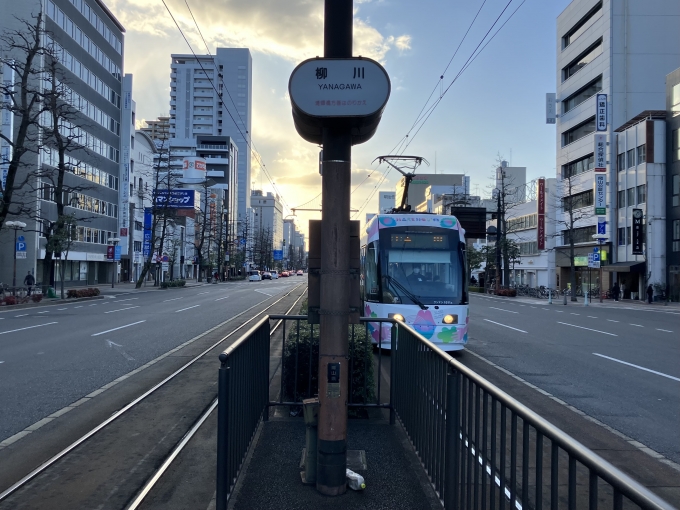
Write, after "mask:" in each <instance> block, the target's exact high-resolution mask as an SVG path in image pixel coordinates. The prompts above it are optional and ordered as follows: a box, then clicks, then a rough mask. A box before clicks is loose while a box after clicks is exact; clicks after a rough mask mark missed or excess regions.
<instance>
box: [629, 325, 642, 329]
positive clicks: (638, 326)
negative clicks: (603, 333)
mask: <svg viewBox="0 0 680 510" xmlns="http://www.w3.org/2000/svg"><path fill="white" fill-rule="evenodd" d="M629 326H635V327H636V328H644V326H641V325H640V324H629Z"/></svg>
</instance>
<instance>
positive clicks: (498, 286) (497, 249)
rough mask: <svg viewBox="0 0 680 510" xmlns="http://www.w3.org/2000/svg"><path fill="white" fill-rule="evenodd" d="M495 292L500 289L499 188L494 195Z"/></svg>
mask: <svg viewBox="0 0 680 510" xmlns="http://www.w3.org/2000/svg"><path fill="white" fill-rule="evenodd" d="M496 201H497V203H496V294H498V291H499V290H500V289H501V242H502V239H501V190H500V189H499V190H497V195H496Z"/></svg>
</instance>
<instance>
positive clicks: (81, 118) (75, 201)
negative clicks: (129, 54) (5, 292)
mask: <svg viewBox="0 0 680 510" xmlns="http://www.w3.org/2000/svg"><path fill="white" fill-rule="evenodd" d="M38 12H41V13H42V15H43V19H44V29H45V31H46V35H45V39H44V40H45V43H46V46H48V47H50V46H51V47H53V48H55V49H59V50H60V58H59V63H58V66H59V70H60V71H63V76H62V77H61V78H60V79H59V81H60V84H61V85H63V86H65V87H67V90H68V92H69V96H70V97H69V100H70V103H71V105H72V106H73V117H72V118H71V119H69V122H70V123H71V124H72V125H74V127H76V128H78V129H77V130H76V131H75V133H77V134H78V138H77V140H76V144H74V145H73V146H72V149H71V150H69V151H68V152H67V154H66V163H67V165H68V167H69V171H68V172H67V173H66V175H65V176H64V190H63V191H64V192H65V193H64V195H62V199H64V198H65V200H64V204H65V209H64V213H65V215H70V214H74V215H75V218H76V222H77V226H76V240H75V241H74V242H73V243H72V245H71V246H70V247H69V250H68V260H67V261H64V258H65V257H66V254H65V253H62V254H60V255H63V257H62V258H61V261H60V262H59V263H58V265H57V266H56V267H55V271H50V269H51V268H50V267H47V268H46V270H45V271H43V268H44V266H45V264H44V260H45V256H46V254H45V251H46V245H47V243H46V236H49V235H50V232H49V229H50V226H51V225H54V224H55V223H56V221H57V207H56V203H55V193H54V188H55V182H56V175H57V169H56V167H57V165H58V154H57V150H56V147H55V146H54V145H51V144H50V143H49V142H48V144H47V145H46V146H44V147H43V148H42V150H40V151H38V150H37V147H33V148H32V150H31V151H29V152H28V153H26V154H24V156H23V158H22V165H21V168H20V169H19V173H18V175H17V179H16V181H15V182H16V183H21V182H24V181H25V182H26V183H27V184H26V185H25V186H24V187H23V188H21V189H16V188H15V194H14V197H13V200H14V201H15V202H16V201H21V202H23V203H24V204H25V205H30V207H31V208H32V210H33V211H34V214H31V215H28V216H19V217H12V218H9V219H13V220H19V221H22V222H24V223H26V225H27V226H26V228H25V229H24V231H23V232H18V234H20V235H23V237H24V240H25V241H24V242H25V252H24V255H23V256H22V257H21V258H19V259H18V260H17V274H18V275H20V278H18V280H19V281H18V283H20V284H21V282H23V277H24V275H25V274H26V272H27V271H29V270H30V271H32V272H35V274H36V280H38V281H42V280H43V277H44V275H50V274H51V275H52V276H48V278H49V279H50V283H51V284H55V283H56V282H55V278H56V279H58V277H59V275H60V273H61V271H60V269H61V268H63V269H64V281H65V285H66V286H71V285H85V284H88V285H94V284H102V283H110V282H111V278H112V277H113V275H115V274H116V273H117V272H116V271H112V267H113V266H112V262H108V261H107V243H108V240H109V239H117V238H119V236H120V221H121V216H120V207H121V201H120V196H119V190H120V186H121V181H122V177H121V168H122V164H123V160H122V158H121V150H122V149H121V136H122V134H123V126H122V124H123V122H124V121H123V120H122V115H121V106H122V105H121V95H122V94H123V72H122V67H123V41H124V32H125V29H124V27H123V26H122V25H121V24H120V22H119V21H118V20H117V19H116V18H115V17H114V16H113V14H112V13H111V12H110V11H109V9H108V8H107V7H106V5H105V4H104V2H102V1H101V0H45V1H38V0H26V1H22V2H3V3H2V16H0V32H2V33H3V34H4V35H6V34H9V33H10V32H11V31H12V30H19V31H24V32H25V31H26V26H25V25H24V24H23V23H22V22H21V20H25V21H27V22H29V23H30V22H33V20H34V17H35V15H36V14H37V13H38ZM57 45H58V46H57ZM3 57H13V58H15V59H21V58H22V55H21V54H18V53H17V54H11V55H3ZM38 62H40V63H42V62H43V61H41V60H39V61H38ZM39 65H42V64H39ZM5 69H6V67H5V66H3V77H2V80H3V81H5V82H6V81H10V82H11V81H12V80H16V79H17V77H12V76H7V74H11V73H7V72H5ZM41 70H42V71H45V70H46V69H45V68H43V69H41ZM41 83H43V85H40V84H41ZM30 85H31V87H38V86H44V82H38V80H37V78H36V80H35V81H34V82H33V83H31V84H30ZM4 117H5V115H3V119H4ZM41 122H42V123H43V124H45V125H46V126H48V125H49V116H48V115H43V116H42V117H41ZM17 128H18V124H17V122H16V119H14V130H15V134H16V129H17ZM5 129H9V126H8V127H6V128H5ZM79 146H82V147H87V149H88V150H82V149H80V148H79ZM2 150H3V151H4V152H8V151H7V149H6V148H4V149H2ZM36 169H38V170H39V172H35V170H36ZM38 174H39V175H38ZM13 234H14V233H13V232H8V229H7V228H4V229H3V232H2V233H1V234H0V236H1V237H0V280H2V281H5V282H7V281H12V274H11V271H12V265H13V264H12V259H13V255H14V243H13V242H12V241H10V239H9V236H10V235H13ZM59 264H61V268H60V267H59Z"/></svg>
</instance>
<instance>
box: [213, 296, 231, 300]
mask: <svg viewBox="0 0 680 510" xmlns="http://www.w3.org/2000/svg"><path fill="white" fill-rule="evenodd" d="M230 297H231V296H224V297H221V298H217V299H216V300H215V301H222V300H223V299H227V298H230Z"/></svg>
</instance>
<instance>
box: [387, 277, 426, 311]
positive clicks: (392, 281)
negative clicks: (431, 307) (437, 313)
mask: <svg viewBox="0 0 680 510" xmlns="http://www.w3.org/2000/svg"><path fill="white" fill-rule="evenodd" d="M385 279H386V280H387V281H388V282H389V283H390V284H391V285H392V287H393V288H394V289H395V290H397V292H398V291H401V292H403V293H404V294H405V295H406V297H407V298H409V299H410V300H411V301H413V302H414V303H415V304H417V305H418V306H419V307H420V309H421V310H427V309H428V307H427V306H425V305H424V304H423V302H422V301H421V300H420V299H418V296H416V295H415V294H414V293H413V292H411V291H410V290H408V289H407V288H406V287H404V286H403V285H402V284H401V283H399V282H398V281H397V280H396V278H393V277H391V276H389V275H385Z"/></svg>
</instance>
